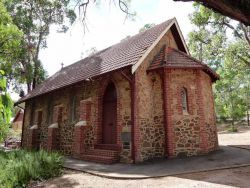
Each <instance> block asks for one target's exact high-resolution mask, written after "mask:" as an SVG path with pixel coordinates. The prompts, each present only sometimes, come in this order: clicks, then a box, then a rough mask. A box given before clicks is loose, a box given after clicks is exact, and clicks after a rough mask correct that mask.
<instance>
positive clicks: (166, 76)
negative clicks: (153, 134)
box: [163, 68, 174, 158]
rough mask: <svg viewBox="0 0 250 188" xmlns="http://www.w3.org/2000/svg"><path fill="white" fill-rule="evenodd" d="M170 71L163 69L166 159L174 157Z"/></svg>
mask: <svg viewBox="0 0 250 188" xmlns="http://www.w3.org/2000/svg"><path fill="white" fill-rule="evenodd" d="M170 74H171V70H170V69H165V68H164V69H163V94H164V98H163V103H164V119H165V120H164V121H165V131H166V132H165V137H166V143H167V144H166V152H167V156H168V158H173V157H174V131H173V122H172V119H171V111H172V110H171V105H170V100H171V99H172V98H173V93H172V91H171V88H170V83H171V80H170Z"/></svg>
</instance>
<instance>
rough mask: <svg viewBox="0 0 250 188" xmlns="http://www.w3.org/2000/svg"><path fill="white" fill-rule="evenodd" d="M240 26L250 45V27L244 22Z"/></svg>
mask: <svg viewBox="0 0 250 188" xmlns="http://www.w3.org/2000/svg"><path fill="white" fill-rule="evenodd" d="M240 28H241V29H242V31H243V33H244V37H245V39H246V41H247V43H248V45H249V47H250V31H249V30H250V27H247V26H244V25H243V24H242V23H240Z"/></svg>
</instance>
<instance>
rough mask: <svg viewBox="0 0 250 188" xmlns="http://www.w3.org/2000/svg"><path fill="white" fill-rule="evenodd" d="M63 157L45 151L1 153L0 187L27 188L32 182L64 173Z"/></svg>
mask: <svg viewBox="0 0 250 188" xmlns="http://www.w3.org/2000/svg"><path fill="white" fill-rule="evenodd" d="M62 168H63V157H62V156H61V155H59V154H58V153H49V152H46V151H44V150H40V151H37V152H34V151H25V150H19V151H11V152H7V153H5V152H3V151H0V187H25V186H26V185H27V184H28V183H29V181H30V180H43V179H48V178H51V177H56V176H59V175H60V174H61V173H62Z"/></svg>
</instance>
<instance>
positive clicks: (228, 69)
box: [215, 44, 250, 130]
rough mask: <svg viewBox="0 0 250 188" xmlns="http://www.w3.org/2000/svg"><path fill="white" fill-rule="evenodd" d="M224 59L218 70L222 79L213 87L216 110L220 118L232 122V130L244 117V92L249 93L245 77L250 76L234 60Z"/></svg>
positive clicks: (245, 109)
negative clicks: (236, 122)
mask: <svg viewBox="0 0 250 188" xmlns="http://www.w3.org/2000/svg"><path fill="white" fill-rule="evenodd" d="M233 45H234V44H233ZM225 58H226V60H225V65H224V66H223V67H222V68H220V69H219V70H218V73H219V74H220V75H221V78H222V79H221V80H220V81H217V83H216V85H215V94H216V95H215V96H216V109H217V114H218V115H219V116H220V118H223V119H231V120H232V121H231V122H232V130H234V129H235V128H234V126H235V121H237V120H240V119H241V118H243V117H244V116H245V115H246V113H245V112H246V111H247V105H246V103H247V100H246V95H245V94H246V93H245V92H247V93H248V94H249V92H250V91H247V88H248V86H249V82H250V81H249V79H248V78H247V77H248V76H247V75H249V74H250V70H248V69H245V68H244V66H243V67H241V66H235V64H234V61H235V59H234V57H233V56H231V55H230V56H227V55H226V57H225Z"/></svg>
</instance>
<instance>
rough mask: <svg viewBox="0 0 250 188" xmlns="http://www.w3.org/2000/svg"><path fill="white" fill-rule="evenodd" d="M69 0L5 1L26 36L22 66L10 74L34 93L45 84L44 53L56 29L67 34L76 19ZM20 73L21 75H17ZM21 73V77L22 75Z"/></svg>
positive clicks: (14, 68)
mask: <svg viewBox="0 0 250 188" xmlns="http://www.w3.org/2000/svg"><path fill="white" fill-rule="evenodd" d="M69 3H70V1H68V0H53V1H50V0H39V1H37V0H29V1H27V0H25V1H23V0H9V1H5V4H6V6H7V10H8V11H9V12H10V14H11V16H12V19H13V22H14V23H15V24H16V25H17V27H18V28H19V29H20V30H21V31H22V32H23V38H22V48H21V55H20V57H19V61H18V62H19V64H18V65H17V66H15V67H13V66H12V65H13V64H11V65H8V66H7V67H10V69H8V71H10V72H8V73H7V74H14V75H16V76H17V77H18V78H17V81H18V82H20V83H25V84H26V85H27V91H28V92H29V91H31V90H32V89H34V88H35V87H36V85H37V84H39V83H40V82H41V81H43V80H44V78H45V77H46V74H45V73H46V72H45V70H44V68H43V66H42V63H41V61H40V60H39V52H40V49H42V48H46V47H47V43H46V39H47V37H48V35H49V30H50V27H51V26H52V25H58V26H59V27H58V31H59V32H66V31H67V29H68V25H70V24H72V23H73V22H74V20H75V18H76V15H75V13H74V11H73V9H71V8H69ZM16 73H17V74H16ZM20 73H21V74H20Z"/></svg>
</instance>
